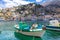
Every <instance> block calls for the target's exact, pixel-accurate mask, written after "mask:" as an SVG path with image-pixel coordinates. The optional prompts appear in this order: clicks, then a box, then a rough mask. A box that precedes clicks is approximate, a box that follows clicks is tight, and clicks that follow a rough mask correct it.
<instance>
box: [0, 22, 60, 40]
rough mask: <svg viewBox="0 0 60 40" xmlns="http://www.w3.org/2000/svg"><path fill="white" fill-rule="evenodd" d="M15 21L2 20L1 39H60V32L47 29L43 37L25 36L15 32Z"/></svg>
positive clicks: (0, 24) (0, 26)
mask: <svg viewBox="0 0 60 40" xmlns="http://www.w3.org/2000/svg"><path fill="white" fill-rule="evenodd" d="M15 24H17V22H15V21H7V22H0V40H60V32H58V31H51V30H46V32H45V34H44V35H43V37H41V38H39V37H31V36H25V35H22V34H19V33H17V32H15V29H14V25H15Z"/></svg>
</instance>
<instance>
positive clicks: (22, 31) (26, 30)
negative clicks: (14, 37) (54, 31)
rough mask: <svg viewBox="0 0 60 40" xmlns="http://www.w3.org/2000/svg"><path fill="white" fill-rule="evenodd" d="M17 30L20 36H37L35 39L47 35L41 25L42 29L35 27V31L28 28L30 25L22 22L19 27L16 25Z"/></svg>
mask: <svg viewBox="0 0 60 40" xmlns="http://www.w3.org/2000/svg"><path fill="white" fill-rule="evenodd" d="M14 27H15V28H16V31H17V32H19V33H20V34H23V35H28V36H35V37H42V36H43V34H44V33H45V30H43V29H42V28H41V27H42V26H41V25H40V27H38V25H35V27H37V28H35V29H30V28H31V27H30V26H28V24H26V23H24V22H20V23H19V25H15V26H14Z"/></svg>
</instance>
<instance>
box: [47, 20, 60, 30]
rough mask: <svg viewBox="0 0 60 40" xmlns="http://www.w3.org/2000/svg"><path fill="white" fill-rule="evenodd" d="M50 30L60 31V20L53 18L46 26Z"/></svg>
mask: <svg viewBox="0 0 60 40" xmlns="http://www.w3.org/2000/svg"><path fill="white" fill-rule="evenodd" d="M46 29H48V30H54V31H60V23H59V21H58V20H51V21H50V22H49V25H48V26H46Z"/></svg>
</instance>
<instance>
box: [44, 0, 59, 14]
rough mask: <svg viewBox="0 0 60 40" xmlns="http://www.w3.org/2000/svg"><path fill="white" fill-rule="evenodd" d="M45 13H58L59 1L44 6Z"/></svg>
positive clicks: (55, 0)
mask: <svg viewBox="0 0 60 40" xmlns="http://www.w3.org/2000/svg"><path fill="white" fill-rule="evenodd" d="M45 9H46V12H48V13H53V14H54V13H56V14H59V13H60V0H54V1H52V2H51V3H50V4H49V5H47V6H45Z"/></svg>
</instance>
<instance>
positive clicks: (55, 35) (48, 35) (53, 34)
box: [43, 30, 60, 40]
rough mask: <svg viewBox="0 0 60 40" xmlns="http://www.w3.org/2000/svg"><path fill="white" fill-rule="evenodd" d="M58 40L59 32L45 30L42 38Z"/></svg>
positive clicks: (59, 37) (44, 39) (59, 38)
mask: <svg viewBox="0 0 60 40" xmlns="http://www.w3.org/2000/svg"><path fill="white" fill-rule="evenodd" d="M47 39H48V40H60V32H58V31H51V30H46V33H45V35H44V37H43V40H47Z"/></svg>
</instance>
